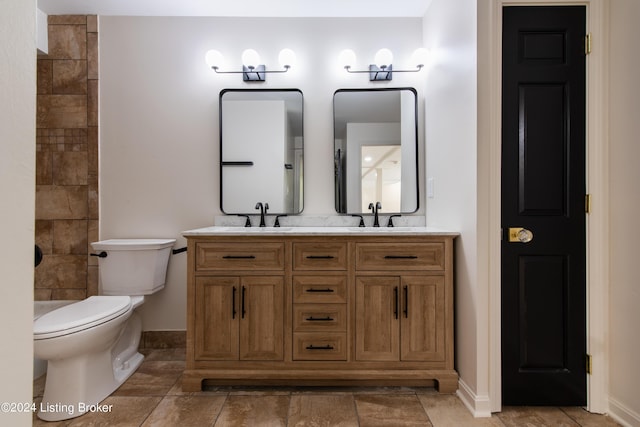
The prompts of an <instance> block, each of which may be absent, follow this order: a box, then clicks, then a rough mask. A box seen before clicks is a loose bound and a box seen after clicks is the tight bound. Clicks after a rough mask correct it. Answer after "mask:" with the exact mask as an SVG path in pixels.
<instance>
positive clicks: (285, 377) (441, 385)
mask: <svg viewBox="0 0 640 427" xmlns="http://www.w3.org/2000/svg"><path fill="white" fill-rule="evenodd" d="M454 238H455V234H443V233H439V234H436V235H432V234H416V235H408V234H398V235H389V234H387V233H385V235H373V234H355V235H354V234H344V235H298V234H281V235H265V236H254V235H249V234H247V235H233V236H227V235H224V234H222V233H221V234H220V235H215V234H214V235H194V236H191V235H187V239H188V283H187V316H188V318H187V362H186V369H185V373H184V376H183V390H184V391H197V390H201V388H202V385H203V381H205V380H206V381H207V382H210V383H215V384H222V385H225V384H241V385H265V384H271V385H347V384H353V385H431V384H434V383H435V384H436V385H437V386H438V389H439V390H440V391H441V392H453V391H455V390H456V389H457V381H458V375H457V373H456V371H455V370H454V366H453V360H454V359H453V355H454V354H453V239H454Z"/></svg>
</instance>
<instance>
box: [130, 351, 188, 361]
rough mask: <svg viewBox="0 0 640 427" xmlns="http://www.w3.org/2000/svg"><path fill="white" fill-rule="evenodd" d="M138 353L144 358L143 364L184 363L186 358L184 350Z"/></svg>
mask: <svg viewBox="0 0 640 427" xmlns="http://www.w3.org/2000/svg"><path fill="white" fill-rule="evenodd" d="M140 353H142V354H143V355H144V356H145V359H144V360H145V362H154V361H184V360H186V358H187V356H186V354H187V352H186V349H184V348H167V349H143V350H141V351H140Z"/></svg>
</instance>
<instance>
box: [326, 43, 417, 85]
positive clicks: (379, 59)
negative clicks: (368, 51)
mask: <svg viewBox="0 0 640 427" xmlns="http://www.w3.org/2000/svg"><path fill="white" fill-rule="evenodd" d="M355 56H356V55H355V53H353V51H352V50H350V49H346V50H343V51H342V52H341V53H340V56H339V57H338V60H339V61H340V63H341V64H343V66H344V68H345V70H347V72H349V73H369V81H385V80H392V79H393V71H395V72H396V73H415V72H418V71H420V70H421V69H422V67H424V64H425V62H426V56H427V50H426V49H424V48H420V49H417V50H416V51H415V52H414V53H413V55H412V56H411V61H412V62H413V63H414V64H416V69H415V70H393V52H391V51H390V50H389V49H387V48H383V49H380V50H378V52H376V55H375V57H374V62H375V63H374V64H371V65H369V69H368V70H352V69H351V67H352V66H353V64H354V63H355Z"/></svg>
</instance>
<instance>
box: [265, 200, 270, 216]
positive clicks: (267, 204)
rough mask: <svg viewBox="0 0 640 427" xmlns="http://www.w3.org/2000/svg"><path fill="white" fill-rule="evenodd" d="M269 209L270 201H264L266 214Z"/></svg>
mask: <svg viewBox="0 0 640 427" xmlns="http://www.w3.org/2000/svg"><path fill="white" fill-rule="evenodd" d="M268 210H269V203H267V202H265V203H264V213H265V214H266V213H267V211H268Z"/></svg>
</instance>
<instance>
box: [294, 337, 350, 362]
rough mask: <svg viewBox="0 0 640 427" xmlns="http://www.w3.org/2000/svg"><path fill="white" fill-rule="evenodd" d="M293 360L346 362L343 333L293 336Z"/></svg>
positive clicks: (345, 339) (345, 342) (345, 338)
mask: <svg viewBox="0 0 640 427" xmlns="http://www.w3.org/2000/svg"><path fill="white" fill-rule="evenodd" d="M293 360H347V334H346V333H345V332H334V333H328V332H326V333H325V332H298V333H295V334H293Z"/></svg>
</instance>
